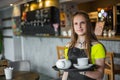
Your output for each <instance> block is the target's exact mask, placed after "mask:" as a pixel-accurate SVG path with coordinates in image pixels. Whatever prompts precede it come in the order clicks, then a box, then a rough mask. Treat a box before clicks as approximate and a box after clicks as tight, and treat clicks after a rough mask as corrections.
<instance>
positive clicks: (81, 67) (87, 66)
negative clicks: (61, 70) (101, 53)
mask: <svg viewBox="0 0 120 80" xmlns="http://www.w3.org/2000/svg"><path fill="white" fill-rule="evenodd" d="M73 66H74V67H75V68H77V69H87V68H90V67H91V66H93V64H88V65H86V66H79V65H78V64H73Z"/></svg>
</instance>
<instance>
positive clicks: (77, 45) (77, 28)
mask: <svg viewBox="0 0 120 80" xmlns="http://www.w3.org/2000/svg"><path fill="white" fill-rule="evenodd" d="M72 23H73V27H72V35H71V41H70V42H68V44H67V45H66V47H67V48H66V49H65V58H66V59H69V60H71V62H72V64H76V63H77V58H83V57H87V58H89V62H90V64H95V65H98V66H99V67H98V68H97V69H95V70H94V71H84V72H64V73H63V77H62V80H102V79H103V75H104V65H105V48H104V46H103V44H102V43H100V42H99V41H98V40H97V38H96V36H95V34H94V31H93V29H92V25H91V22H90V19H89V16H88V14H87V13H86V12H84V11H79V12H76V13H75V14H74V15H73V20H72Z"/></svg>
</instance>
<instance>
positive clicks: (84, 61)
mask: <svg viewBox="0 0 120 80" xmlns="http://www.w3.org/2000/svg"><path fill="white" fill-rule="evenodd" d="M77 63H78V65H79V66H87V65H88V58H78V59H77Z"/></svg>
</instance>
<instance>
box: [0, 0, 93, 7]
mask: <svg viewBox="0 0 120 80" xmlns="http://www.w3.org/2000/svg"><path fill="white" fill-rule="evenodd" d="M22 1H26V2H27V1H31V0H0V9H2V8H5V7H8V6H9V5H10V4H11V3H19V2H22ZM59 1H60V3H65V2H75V3H83V2H88V1H94V0H59Z"/></svg>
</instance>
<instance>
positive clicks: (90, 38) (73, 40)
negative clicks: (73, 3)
mask: <svg viewBox="0 0 120 80" xmlns="http://www.w3.org/2000/svg"><path fill="white" fill-rule="evenodd" d="M77 15H81V16H83V17H84V18H85V19H86V24H87V26H86V27H87V28H86V35H85V41H86V44H87V49H85V51H86V54H87V56H88V58H89V59H90V58H91V57H90V53H91V45H92V43H91V42H94V41H98V40H97V38H96V36H95V34H94V30H93V27H92V24H91V22H90V19H89V15H88V14H87V13H86V12H84V11H79V12H76V13H75V14H74V15H73V19H72V26H74V25H73V20H74V17H75V16H77ZM77 39H78V35H77V34H76V33H75V31H74V27H72V35H71V42H70V47H74V46H75V43H76V42H77Z"/></svg>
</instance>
